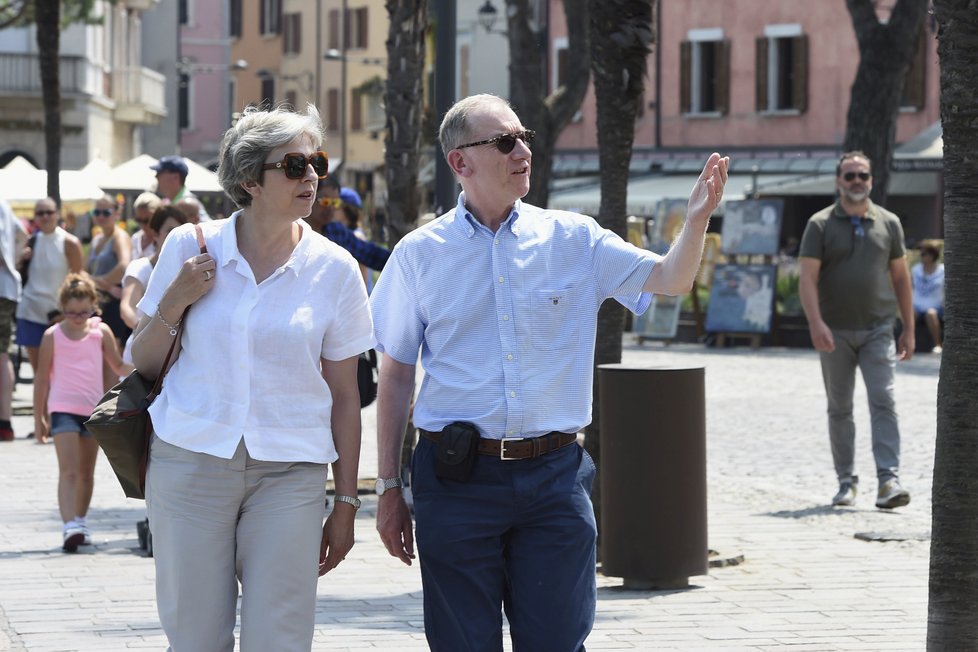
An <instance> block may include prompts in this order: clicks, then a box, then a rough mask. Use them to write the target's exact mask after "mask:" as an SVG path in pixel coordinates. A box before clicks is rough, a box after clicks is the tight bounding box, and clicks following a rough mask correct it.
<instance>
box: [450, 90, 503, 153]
mask: <svg viewBox="0 0 978 652" xmlns="http://www.w3.org/2000/svg"><path fill="white" fill-rule="evenodd" d="M491 104H501V105H502V106H505V107H506V108H507V109H510V110H512V107H511V106H510V104H509V102H507V101H506V100H504V99H503V98H501V97H499V96H497V95H490V94H489V93H482V94H480V95H471V96H469V97H466V98H464V99H461V100H459V101H458V102H456V103H455V104H453V105H452V108H450V109H449V110H448V112H447V113H446V114H445V117H444V118H443V119H442V121H441V127H440V128H439V129H438V142H440V143H441V151H442V153H443V154H444V155H445V158H448V153H449V152H450V151H452V150H453V149H455V148H456V147H458V146H459V145H464V144H465V141H467V140H468V139H469V118H471V117H472V114H473V113H476V112H479V111H483V110H485V109H486V108H487V106H489V105H491Z"/></svg>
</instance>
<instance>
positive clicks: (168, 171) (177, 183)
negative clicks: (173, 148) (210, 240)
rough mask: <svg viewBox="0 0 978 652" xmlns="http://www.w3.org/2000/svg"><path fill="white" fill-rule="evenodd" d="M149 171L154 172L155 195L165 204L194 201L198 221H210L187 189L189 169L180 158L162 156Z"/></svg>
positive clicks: (201, 204) (195, 197)
mask: <svg viewBox="0 0 978 652" xmlns="http://www.w3.org/2000/svg"><path fill="white" fill-rule="evenodd" d="M150 169H151V170H156V193H157V194H158V195H159V196H160V197H162V198H163V199H164V201H165V203H168V204H177V203H179V202H181V201H182V200H184V199H196V200H197V203H198V205H199V208H198V216H199V218H200V221H201V222H206V221H208V220H210V219H211V216H210V215H208V214H207V211H206V210H205V209H204V204H203V203H202V202H201V201H200V198H198V197H197V195H195V194H194V193H192V192H190V191H189V190H188V189H187V175H188V174H189V173H190V168H188V167H187V162H186V161H184V160H183V157H182V156H164V157H163V158H161V159H160V160H159V161H157V162H156V164H155V165H151V166H150Z"/></svg>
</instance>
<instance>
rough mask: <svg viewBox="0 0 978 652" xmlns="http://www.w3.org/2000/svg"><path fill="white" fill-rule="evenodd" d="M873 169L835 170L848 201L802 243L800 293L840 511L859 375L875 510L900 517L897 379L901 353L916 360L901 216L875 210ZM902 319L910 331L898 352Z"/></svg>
mask: <svg viewBox="0 0 978 652" xmlns="http://www.w3.org/2000/svg"><path fill="white" fill-rule="evenodd" d="M870 166H871V164H870V161H869V158H868V157H867V156H866V155H865V154H863V153H862V152H847V153H845V154H843V155H842V158H841V159H840V161H839V165H838V166H837V168H836V186H837V187H838V189H839V200H838V201H837V202H836V203H835V204H834V205H832V206H829V207H828V208H825V209H823V210H821V211H819V212H818V213H815V215H813V216H812V217H811V219H809V221H808V225H807V226H806V227H805V233H804V235H803V236H802V240H801V251H800V254H799V255H800V257H801V285H800V293H801V302H802V306H803V307H804V309H805V316H806V317H807V318H808V327H809V331H810V333H811V337H812V344H813V345H814V346H815V350H816V351H818V352H819V355H820V358H821V362H822V379H823V381H824V383H825V393H826V396H827V398H828V415H829V441H830V443H831V446H832V459H833V461H834V463H835V472H836V475H837V476H838V478H839V491H838V493H837V494H836V495H835V496H834V497H833V498H832V504H833V505H852V504H853V503H854V502H855V498H856V491H857V485H858V481H859V478H858V477H857V476H856V475H855V474H854V470H855V469H854V458H855V440H856V426H855V423H854V421H853V417H852V400H853V391H854V389H855V381H856V368H857V367H858V368H859V369H860V371H861V372H862V375H863V382H864V383H865V384H866V392H867V394H868V398H869V409H870V414H871V422H872V439H873V457H874V458H875V460H876V476H877V479H878V481H879V491H878V493H877V497H876V506H877V507H880V508H883V509H892V508H894V507H902V506H903V505H906V504H907V503H909V502H910V493H909V492H907V491H906V490H905V489H904V488H903V487H902V486H900V480H899V478H898V473H899V466H900V430H899V427H898V424H897V414H896V404H895V401H894V398H893V372H894V369H895V367H896V361H897V357H898V356H897V348H899V359H900V360H909V359H910V357H911V356H912V355H913V350H914V327H913V325H914V320H913V304H912V289H911V282H910V270H909V269H908V268H907V261H906V249H905V247H904V243H903V227H902V226H901V224H900V219H899V218H898V217H897V216H896V215H894V214H893V213H891V212H889V211H887V210H884V209H882V208H880V207H879V206H877V205H876V204H874V203H873V202H872V201H870V199H869V192H870V190H871V189H872V187H873V185H872V170H871V167H870ZM898 309H899V314H900V319H901V321H902V322H903V324H904V328H903V332H902V334H901V335H900V342H899V346H896V345H895V343H894V341H893V319H894V317H895V315H896V313H897V310H898Z"/></svg>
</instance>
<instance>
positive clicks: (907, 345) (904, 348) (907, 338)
mask: <svg viewBox="0 0 978 652" xmlns="http://www.w3.org/2000/svg"><path fill="white" fill-rule="evenodd" d="M916 346H917V335H916V333H914V332H913V324H910V327H909V328H908V327H906V326H904V327H903V332H902V333H900V341H899V342H897V355H898V356H899V359H900V360H909V359H910V358H912V357H913V352H914V348H915V347H916Z"/></svg>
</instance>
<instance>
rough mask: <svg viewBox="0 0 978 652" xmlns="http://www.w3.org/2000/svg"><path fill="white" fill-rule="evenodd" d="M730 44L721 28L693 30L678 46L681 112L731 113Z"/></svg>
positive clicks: (693, 113) (694, 113) (712, 114)
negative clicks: (687, 38) (724, 37)
mask: <svg viewBox="0 0 978 652" xmlns="http://www.w3.org/2000/svg"><path fill="white" fill-rule="evenodd" d="M729 59H730V57H729V42H728V41H726V40H724V39H723V30H721V29H703V30H690V32H689V40H688V41H683V42H682V43H680V44H679V60H680V66H681V69H680V74H679V96H680V100H679V103H680V111H681V112H682V113H685V114H691V115H696V114H704V115H708V116H716V115H719V114H723V113H726V112H728V111H729V108H730V107H729V103H730V100H729V96H730V61H729Z"/></svg>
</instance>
